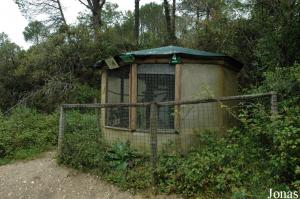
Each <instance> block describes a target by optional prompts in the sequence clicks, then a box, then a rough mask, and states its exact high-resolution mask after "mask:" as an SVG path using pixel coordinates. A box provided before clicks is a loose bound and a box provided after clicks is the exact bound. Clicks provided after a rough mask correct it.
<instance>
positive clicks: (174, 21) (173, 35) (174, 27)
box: [171, 0, 176, 43]
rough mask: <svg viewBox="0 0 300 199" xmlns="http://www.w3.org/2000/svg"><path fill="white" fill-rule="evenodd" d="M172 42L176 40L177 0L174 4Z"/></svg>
mask: <svg viewBox="0 0 300 199" xmlns="http://www.w3.org/2000/svg"><path fill="white" fill-rule="evenodd" d="M171 37H172V43H175V40H176V0H173V5H172V35H171Z"/></svg>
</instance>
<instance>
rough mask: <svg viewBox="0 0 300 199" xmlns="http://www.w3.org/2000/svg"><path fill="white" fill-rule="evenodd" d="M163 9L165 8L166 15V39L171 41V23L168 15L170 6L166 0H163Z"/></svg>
mask: <svg viewBox="0 0 300 199" xmlns="http://www.w3.org/2000/svg"><path fill="white" fill-rule="evenodd" d="M163 5H164V10H165V17H166V26H167V34H168V41H167V43H168V44H170V43H172V24H171V16H170V7H169V2H168V0H164V4H163Z"/></svg>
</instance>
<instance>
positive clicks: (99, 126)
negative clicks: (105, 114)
mask: <svg viewBox="0 0 300 199" xmlns="http://www.w3.org/2000/svg"><path fill="white" fill-rule="evenodd" d="M97 103H98V102H97V98H94V104H97ZM95 115H96V125H97V130H98V132H97V135H96V138H97V142H100V139H101V137H102V134H101V120H100V113H99V108H97V107H96V106H95Z"/></svg>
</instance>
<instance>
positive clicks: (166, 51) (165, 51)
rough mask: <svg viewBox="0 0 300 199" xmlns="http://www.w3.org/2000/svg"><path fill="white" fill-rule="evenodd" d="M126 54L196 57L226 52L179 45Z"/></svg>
mask: <svg viewBox="0 0 300 199" xmlns="http://www.w3.org/2000/svg"><path fill="white" fill-rule="evenodd" d="M124 54H126V55H134V56H156V55H173V54H185V55H190V56H196V57H224V56H225V55H224V54H219V53H212V52H207V51H202V50H195V49H190V48H182V47H178V46H164V47H160V48H151V49H146V50H139V51H132V52H127V53H124Z"/></svg>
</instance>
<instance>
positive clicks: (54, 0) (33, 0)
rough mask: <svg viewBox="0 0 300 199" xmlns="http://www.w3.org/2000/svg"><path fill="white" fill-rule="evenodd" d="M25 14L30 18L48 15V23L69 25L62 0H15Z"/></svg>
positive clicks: (55, 25) (46, 21)
mask: <svg viewBox="0 0 300 199" xmlns="http://www.w3.org/2000/svg"><path fill="white" fill-rule="evenodd" d="M15 2H16V4H17V5H18V6H19V8H20V10H21V12H22V13H23V14H24V16H25V17H26V18H28V19H30V20H33V18H35V17H37V16H42V15H45V14H46V15H47V19H46V20H45V23H46V24H49V25H50V26H52V27H58V26H60V25H62V24H64V25H67V21H66V18H65V15H64V11H63V7H62V4H61V0H15Z"/></svg>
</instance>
